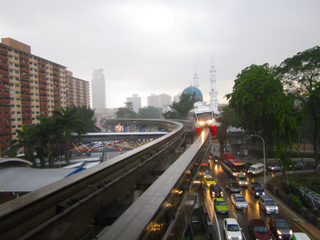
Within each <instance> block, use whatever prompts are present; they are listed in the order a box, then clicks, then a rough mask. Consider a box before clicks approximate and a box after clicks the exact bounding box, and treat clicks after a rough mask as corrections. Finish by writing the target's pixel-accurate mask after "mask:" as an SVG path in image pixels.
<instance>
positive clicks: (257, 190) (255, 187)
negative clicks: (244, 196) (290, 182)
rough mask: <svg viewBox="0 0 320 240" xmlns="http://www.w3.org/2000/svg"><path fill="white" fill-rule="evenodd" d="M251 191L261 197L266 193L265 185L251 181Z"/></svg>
mask: <svg viewBox="0 0 320 240" xmlns="http://www.w3.org/2000/svg"><path fill="white" fill-rule="evenodd" d="M250 192H251V193H252V195H253V196H255V197H259V196H261V195H266V193H265V191H264V189H263V187H262V186H261V184H260V183H259V182H252V183H251V187H250Z"/></svg>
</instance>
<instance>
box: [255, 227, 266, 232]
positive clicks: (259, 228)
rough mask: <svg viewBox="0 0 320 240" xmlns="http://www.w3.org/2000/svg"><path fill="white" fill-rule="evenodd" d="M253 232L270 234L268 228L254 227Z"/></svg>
mask: <svg viewBox="0 0 320 240" xmlns="http://www.w3.org/2000/svg"><path fill="white" fill-rule="evenodd" d="M253 231H255V232H268V228H267V227H265V226H259V227H254V228H253Z"/></svg>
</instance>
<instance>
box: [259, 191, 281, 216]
mask: <svg viewBox="0 0 320 240" xmlns="http://www.w3.org/2000/svg"><path fill="white" fill-rule="evenodd" d="M259 207H260V209H261V210H263V211H265V212H266V213H267V214H271V213H279V208H278V206H277V203H276V202H275V201H274V200H273V198H272V197H270V196H268V195H262V196H260V198H259Z"/></svg>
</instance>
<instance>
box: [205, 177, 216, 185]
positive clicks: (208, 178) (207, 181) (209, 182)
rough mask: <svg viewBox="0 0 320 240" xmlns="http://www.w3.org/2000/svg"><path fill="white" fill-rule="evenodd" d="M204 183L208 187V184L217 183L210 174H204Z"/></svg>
mask: <svg viewBox="0 0 320 240" xmlns="http://www.w3.org/2000/svg"><path fill="white" fill-rule="evenodd" d="M204 183H205V184H206V186H207V187H210V185H213V184H217V183H216V181H215V180H214V179H213V177H211V176H205V177H204Z"/></svg>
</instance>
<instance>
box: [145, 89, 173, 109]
mask: <svg viewBox="0 0 320 240" xmlns="http://www.w3.org/2000/svg"><path fill="white" fill-rule="evenodd" d="M171 103H172V98H171V96H169V95H168V94H165V93H164V94H159V95H156V94H151V96H148V97H147V106H150V107H155V108H161V109H163V108H164V107H166V106H168V105H170V104H171Z"/></svg>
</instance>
